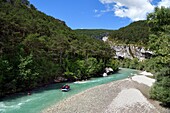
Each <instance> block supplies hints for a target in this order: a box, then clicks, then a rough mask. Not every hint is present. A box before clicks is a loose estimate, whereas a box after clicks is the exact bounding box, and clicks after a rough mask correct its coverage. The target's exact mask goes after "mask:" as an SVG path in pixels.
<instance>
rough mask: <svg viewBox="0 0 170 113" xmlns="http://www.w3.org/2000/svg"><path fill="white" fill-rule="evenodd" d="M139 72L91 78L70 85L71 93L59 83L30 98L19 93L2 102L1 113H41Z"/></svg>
mask: <svg viewBox="0 0 170 113" xmlns="http://www.w3.org/2000/svg"><path fill="white" fill-rule="evenodd" d="M137 72H138V71H137V70H132V69H124V68H121V70H120V71H119V72H118V73H116V74H113V75H109V76H108V77H98V78H91V79H90V80H87V81H81V82H74V83H68V84H69V85H70V87H71V90H70V91H69V92H61V90H60V88H61V86H62V85H63V83H57V84H52V85H49V86H47V87H43V88H40V89H38V90H34V91H32V92H31V93H32V94H31V95H30V96H28V95H27V94H26V93H18V94H15V95H12V96H9V97H6V98H3V99H1V100H0V113H40V112H41V111H42V110H43V109H45V108H47V107H49V106H50V105H53V104H55V103H57V102H59V101H61V100H63V99H66V98H68V97H70V96H72V95H75V94H77V93H79V92H82V91H84V90H86V89H88V88H91V87H94V86H97V85H101V84H106V83H109V82H112V81H116V80H120V79H124V78H127V77H128V76H129V75H131V73H133V74H134V73H137Z"/></svg>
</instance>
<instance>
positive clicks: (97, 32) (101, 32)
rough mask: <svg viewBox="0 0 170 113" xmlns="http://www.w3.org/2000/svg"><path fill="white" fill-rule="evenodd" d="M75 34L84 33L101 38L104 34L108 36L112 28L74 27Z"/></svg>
mask: <svg viewBox="0 0 170 113" xmlns="http://www.w3.org/2000/svg"><path fill="white" fill-rule="evenodd" d="M74 31H75V32H76V33H77V34H81V35H86V36H89V37H92V38H97V39H102V38H103V37H104V36H109V35H110V33H111V32H112V31H113V30H107V29H76V30H74Z"/></svg>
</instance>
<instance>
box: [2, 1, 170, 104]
mask: <svg viewBox="0 0 170 113" xmlns="http://www.w3.org/2000/svg"><path fill="white" fill-rule="evenodd" d="M89 31H90V30H89ZM89 31H88V30H86V31H85V32H84V31H82V30H76V31H73V30H71V29H70V28H69V27H67V25H66V24H65V23H64V22H63V21H61V20H58V19H55V18H53V17H50V16H47V15H45V14H44V13H42V12H40V11H38V10H36V8H35V7H34V6H33V5H32V4H30V3H29V2H28V1H27V0H7V1H6V0H0V34H1V35H0V96H4V95H6V94H9V93H14V92H18V91H25V90H29V89H32V88H35V87H38V86H42V85H44V84H48V83H52V82H53V80H54V79H56V78H57V77H59V76H61V77H65V78H67V79H69V80H82V79H87V78H90V77H93V76H95V75H99V73H101V72H102V71H103V69H104V68H105V67H106V66H110V67H112V68H113V69H114V70H115V71H116V70H118V67H119V66H121V67H127V68H134V69H140V70H147V71H150V72H153V73H155V75H156V80H157V81H156V83H155V85H154V86H153V87H152V89H151V92H150V96H151V98H154V99H157V100H159V101H161V102H162V103H163V105H167V106H168V105H169V104H170V89H169V87H170V68H169V67H170V54H169V53H170V9H169V8H164V7H161V8H155V11H154V12H153V13H151V14H149V15H148V19H147V21H139V22H134V23H132V24H130V25H129V26H127V27H124V28H121V29H119V30H115V31H110V30H104V31H103V30H100V31H99V32H98V31H97V30H95V31H94V34H93V33H92V32H91V31H90V32H89ZM100 33H101V34H100ZM103 33H106V34H107V35H109V40H111V41H113V42H115V43H120V44H122V43H123V44H125V45H126V44H134V45H136V46H145V48H148V49H150V50H151V51H153V52H154V54H153V55H152V57H151V58H150V59H147V60H145V61H142V62H139V61H138V59H136V58H134V59H133V60H130V59H123V60H116V59H114V58H113V57H114V55H115V51H114V50H112V49H111V48H110V46H109V45H108V44H107V43H104V42H102V41H101V40H99V39H95V38H96V36H99V35H103ZM86 34H87V35H86ZM91 37H94V38H91ZM99 38H100V37H99Z"/></svg>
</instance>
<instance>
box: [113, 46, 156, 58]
mask: <svg viewBox="0 0 170 113" xmlns="http://www.w3.org/2000/svg"><path fill="white" fill-rule="evenodd" d="M111 48H112V49H114V50H115V51H116V56H115V58H129V59H133V58H138V59H139V60H140V61H142V60H144V59H146V58H149V57H151V55H152V54H153V52H151V51H149V50H145V49H144V47H135V46H133V45H116V46H111Z"/></svg>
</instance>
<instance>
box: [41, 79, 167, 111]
mask: <svg viewBox="0 0 170 113" xmlns="http://www.w3.org/2000/svg"><path fill="white" fill-rule="evenodd" d="M149 88H150V87H148V86H147V85H144V84H140V83H137V82H135V81H133V80H132V79H130V78H129V79H125V80H120V81H116V82H111V83H108V84H104V85H100V86H97V87H94V88H91V89H88V90H86V91H84V92H82V93H79V94H77V95H74V96H72V97H70V98H68V99H66V100H63V101H61V102H59V103H58V104H56V105H53V106H51V107H49V108H48V109H45V110H44V111H42V113H114V112H116V113H132V112H133V113H169V112H170V111H169V110H167V109H164V108H162V107H161V106H159V104H158V102H156V101H153V100H151V99H149V98H147V97H148V91H149ZM144 95H145V96H144Z"/></svg>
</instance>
